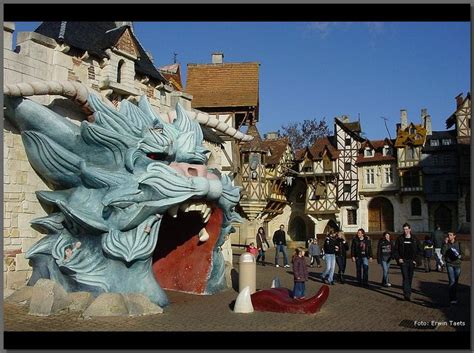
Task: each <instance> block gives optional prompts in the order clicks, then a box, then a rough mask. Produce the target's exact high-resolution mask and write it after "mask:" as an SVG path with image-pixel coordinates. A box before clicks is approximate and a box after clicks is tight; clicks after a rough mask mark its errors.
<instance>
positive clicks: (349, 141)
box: [346, 137, 351, 146]
mask: <svg viewBox="0 0 474 353" xmlns="http://www.w3.org/2000/svg"><path fill="white" fill-rule="evenodd" d="M350 145H351V139H350V138H349V137H348V138H346V146H350Z"/></svg>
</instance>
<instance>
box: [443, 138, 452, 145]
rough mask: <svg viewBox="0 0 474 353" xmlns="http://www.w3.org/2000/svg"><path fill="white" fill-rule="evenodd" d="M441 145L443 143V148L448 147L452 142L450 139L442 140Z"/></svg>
mask: <svg viewBox="0 0 474 353" xmlns="http://www.w3.org/2000/svg"><path fill="white" fill-rule="evenodd" d="M442 143H443V146H449V145H450V144H451V143H452V141H451V139H443V140H442Z"/></svg>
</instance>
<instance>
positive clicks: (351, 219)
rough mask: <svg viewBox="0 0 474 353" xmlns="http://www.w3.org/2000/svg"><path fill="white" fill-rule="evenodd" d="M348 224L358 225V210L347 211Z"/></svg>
mask: <svg viewBox="0 0 474 353" xmlns="http://www.w3.org/2000/svg"><path fill="white" fill-rule="evenodd" d="M347 224H352V225H353V224H357V210H347Z"/></svg>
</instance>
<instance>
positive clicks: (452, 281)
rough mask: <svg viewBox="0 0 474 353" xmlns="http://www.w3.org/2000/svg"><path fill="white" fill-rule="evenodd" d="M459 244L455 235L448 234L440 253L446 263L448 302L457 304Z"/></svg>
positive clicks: (459, 263)
mask: <svg viewBox="0 0 474 353" xmlns="http://www.w3.org/2000/svg"><path fill="white" fill-rule="evenodd" d="M461 251H462V250H461V244H460V243H459V242H458V241H456V234H454V233H453V232H449V233H448V236H447V237H446V240H445V243H444V244H443V247H442V248H441V253H442V254H443V256H444V259H445V261H446V272H447V273H448V281H449V302H450V303H451V304H457V302H458V299H457V287H458V281H459V276H460V275H461V257H462V253H461Z"/></svg>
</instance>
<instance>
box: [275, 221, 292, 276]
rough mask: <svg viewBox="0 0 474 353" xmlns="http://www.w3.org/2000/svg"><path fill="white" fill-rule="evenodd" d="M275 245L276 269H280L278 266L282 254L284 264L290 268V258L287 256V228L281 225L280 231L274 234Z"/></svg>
mask: <svg viewBox="0 0 474 353" xmlns="http://www.w3.org/2000/svg"><path fill="white" fill-rule="evenodd" d="M272 241H273V244H274V245H275V267H280V265H278V257H279V254H280V252H281V253H283V263H284V266H285V267H290V265H288V256H287V255H286V233H285V226H284V225H283V224H280V229H279V230H277V231H276V232H275V233H273V239H272Z"/></svg>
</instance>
